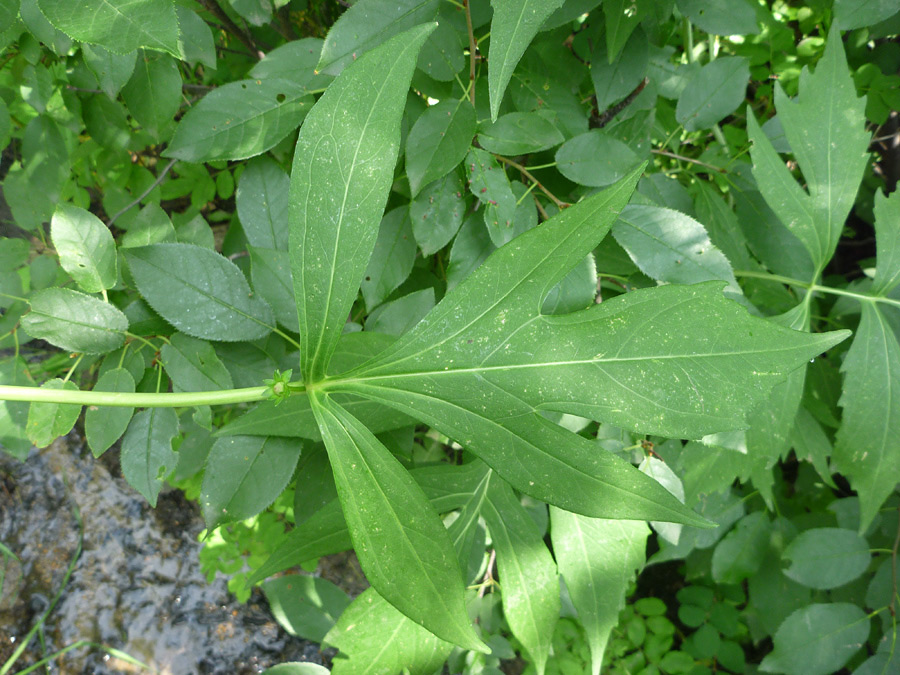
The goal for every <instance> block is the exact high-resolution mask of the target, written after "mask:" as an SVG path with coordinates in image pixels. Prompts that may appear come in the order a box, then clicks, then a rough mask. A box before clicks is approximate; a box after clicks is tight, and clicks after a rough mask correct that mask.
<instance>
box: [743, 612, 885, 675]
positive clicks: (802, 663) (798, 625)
mask: <svg viewBox="0 0 900 675" xmlns="http://www.w3.org/2000/svg"><path fill="white" fill-rule="evenodd" d="M868 637H869V618H868V617H867V616H866V614H865V612H863V611H862V610H861V609H860V608H859V607H857V606H856V605H853V604H850V603H848V602H834V603H828V604H820V603H816V604H812V605H807V606H806V607H803V608H802V609H798V610H797V611H796V612H794V613H793V614H791V615H790V616H789V617H788V618H787V619H786V620H785V621H784V623H783V624H781V626H779V628H778V632H776V633H775V636H774V638H773V642H774V644H775V649H774V650H773V651H772V652H771V653H770V654H769V655H767V656H766V658H764V659H763V662H762V664H760V670H761V671H763V672H765V673H786V674H787V675H829V674H830V673H836V672H838V671H839V670H840V669H841V668H842V667H843V666H844V664H846V663H847V661H849V660H850V657H852V656H853V655H854V654H855V653H856V652H858V651H859V650H860V648H861V647H862V646H863V645H864V644H865V642H866V639H867V638H868Z"/></svg>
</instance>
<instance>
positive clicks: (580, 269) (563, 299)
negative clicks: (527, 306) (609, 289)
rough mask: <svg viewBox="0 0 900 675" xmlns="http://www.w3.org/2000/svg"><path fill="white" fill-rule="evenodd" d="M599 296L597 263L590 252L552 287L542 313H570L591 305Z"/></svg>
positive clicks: (542, 307) (543, 304) (545, 299)
mask: <svg viewBox="0 0 900 675" xmlns="http://www.w3.org/2000/svg"><path fill="white" fill-rule="evenodd" d="M596 297H597V263H596V261H595V260H594V256H593V254H591V253H588V254H587V255H586V256H585V257H584V260H583V261H582V262H581V263H579V265H578V266H577V267H575V269H573V270H572V271H571V272H569V273H568V274H567V275H566V276H565V278H563V280H562V281H560V282H559V283H558V284H556V286H554V287H553V288H551V289H550V292H549V293H547V297H546V298H544V302H543V303H542V304H541V313H542V314H569V313H570V312H577V311H578V310H581V309H587V308H588V307H590V306H591V305H592V304H593V303H594V301H595V298H596Z"/></svg>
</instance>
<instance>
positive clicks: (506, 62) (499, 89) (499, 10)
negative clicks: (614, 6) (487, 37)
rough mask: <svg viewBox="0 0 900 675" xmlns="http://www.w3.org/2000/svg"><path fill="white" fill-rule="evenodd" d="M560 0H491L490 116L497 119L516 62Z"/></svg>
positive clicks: (556, 7)
mask: <svg viewBox="0 0 900 675" xmlns="http://www.w3.org/2000/svg"><path fill="white" fill-rule="evenodd" d="M562 4H563V0H492V2H491V5H492V6H493V8H494V18H493V20H492V21H491V47H490V52H489V54H488V61H489V62H490V64H491V67H490V70H489V71H488V91H489V92H490V97H491V120H492V121H494V120H496V119H497V114H498V113H499V112H500V101H502V100H503V93H504V92H505V91H506V86H507V85H508V84H509V80H510V78H511V77H512V74H513V71H514V70H515V69H516V64H518V63H519V59H521V58H522V54H524V53H525V50H526V49H527V48H528V45H529V44H531V40H532V38H534V36H535V35H536V34H537V32H538V30H540V28H541V24H543V23H544V21H545V20H546V19H547V17H548V16H550V15H551V14H553V12H554V11H556V10H557V9H558V8H559V7H560V6H561V5H562Z"/></svg>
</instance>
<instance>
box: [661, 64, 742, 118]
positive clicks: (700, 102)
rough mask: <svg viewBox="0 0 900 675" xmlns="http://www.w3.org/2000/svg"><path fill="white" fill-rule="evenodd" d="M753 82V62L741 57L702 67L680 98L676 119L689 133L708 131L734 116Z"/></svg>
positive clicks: (676, 109)
mask: <svg viewBox="0 0 900 675" xmlns="http://www.w3.org/2000/svg"><path fill="white" fill-rule="evenodd" d="M749 82H750V63H749V61H747V59H745V58H743V57H742V56H726V57H723V58H719V59H716V60H715V61H712V62H711V63H708V64H707V65H705V66H703V67H702V68H701V69H700V70H699V71H698V72H697V73H695V74H694V76H693V77H692V78H691V79H690V80H689V81H688V83H687V86H686V87H685V88H684V90H683V91H682V92H681V95H680V96H679V97H678V105H677V107H676V108H675V119H677V120H678V122H679V123H681V124H682V125H683V126H684V128H685V129H686V130H687V131H699V130H701V129H708V128H709V127H711V126H712V125H713V124H716V123H717V122H720V121H721V120H723V119H724V118H725V117H726V116H727V115H729V114H731V113H733V112H734V111H735V110H736V109H737V107H738V106H739V105H740V104H741V103H742V102H743V101H744V97H745V96H746V93H747V85H748V84H749Z"/></svg>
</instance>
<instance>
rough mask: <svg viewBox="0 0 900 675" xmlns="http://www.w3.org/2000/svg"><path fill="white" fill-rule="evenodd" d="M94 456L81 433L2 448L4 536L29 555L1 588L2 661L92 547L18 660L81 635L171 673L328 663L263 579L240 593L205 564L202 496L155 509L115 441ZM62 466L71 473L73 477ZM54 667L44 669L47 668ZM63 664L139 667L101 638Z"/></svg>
mask: <svg viewBox="0 0 900 675" xmlns="http://www.w3.org/2000/svg"><path fill="white" fill-rule="evenodd" d="M107 454H108V455H110V456H109V457H107V456H104V457H103V458H102V459H100V460H95V459H93V457H91V454H90V452H89V451H88V450H87V448H86V447H85V445H84V443H83V442H81V439H80V438H79V437H78V436H77V435H76V434H75V433H73V434H70V436H69V437H68V438H64V439H60V440H58V441H57V442H56V443H54V444H53V445H51V446H50V447H49V448H46V449H44V450H35V449H33V450H32V452H31V454H30V456H29V457H28V460H27V461H26V462H24V463H20V462H16V461H15V460H12V459H10V458H8V457H6V456H5V455H3V454H2V453H0V542H2V543H4V544H5V545H6V546H7V547H8V548H10V549H11V550H12V551H13V552H14V553H15V554H16V555H17V556H18V557H19V558H20V560H21V561H22V564H21V566H19V565H15V564H14V565H13V567H14V569H11V570H8V571H7V578H6V583H5V585H4V589H3V591H2V595H0V664H2V663H3V662H4V661H5V660H6V659H7V658H8V657H9V655H10V654H11V653H12V651H13V649H14V648H15V647H16V646H17V644H18V642H17V640H21V639H22V638H23V637H24V635H25V634H26V633H27V631H28V629H29V628H30V627H31V625H33V623H34V621H35V620H36V619H37V618H38V617H39V616H40V615H41V613H42V612H43V611H44V610H45V609H46V607H47V606H48V603H49V602H50V601H51V599H52V598H53V596H54V595H55V594H56V592H57V590H58V589H59V587H60V585H61V582H62V578H63V576H64V574H65V571H66V567H67V566H68V564H69V561H70V560H71V559H72V557H73V554H74V553H75V550H76V547H77V543H78V536H79V531H78V530H79V528H78V525H77V521H76V519H75V516H74V513H73V508H72V507H73V504H77V507H78V509H79V510H80V512H81V516H82V519H83V522H84V550H83V553H82V555H81V558H80V559H79V561H78V564H77V567H76V569H75V572H74V573H73V575H72V577H71V578H70V580H69V583H68V585H67V586H66V589H65V592H64V595H63V596H62V598H61V600H60V601H59V604H58V605H57V606H56V608H55V609H54V611H53V613H52V614H51V615H50V617H49V619H48V620H47V622H46V623H45V631H44V636H45V648H43V649H42V648H41V646H40V643H39V641H38V640H37V639H35V640H33V641H32V643H31V645H30V646H29V649H28V650H27V651H26V652H25V654H23V656H22V657H21V658H20V659H19V661H18V662H17V663H16V665H15V667H14V669H13V671H12V672H16V671H17V670H20V669H21V668H24V667H26V666H28V665H30V664H32V663H34V662H35V661H36V660H37V659H39V658H41V656H42V655H43V654H49V653H52V652H54V651H56V650H57V649H60V648H62V647H64V646H66V645H68V644H71V643H73V642H76V641H78V640H90V641H92V642H99V643H103V644H107V645H110V646H112V647H115V648H117V649H121V650H123V651H125V652H127V653H128V654H130V655H132V656H133V657H135V658H137V659H139V660H141V661H143V662H144V663H147V664H149V665H151V666H153V667H154V668H157V669H158V670H159V671H160V672H161V673H164V674H165V675H193V674H197V675H201V674H217V675H218V674H222V675H225V674H226V673H227V674H228V675H243V674H246V673H259V672H262V671H263V670H264V669H265V668H267V667H269V666H270V665H274V664H276V663H280V662H282V661H312V662H315V663H322V655H321V654H320V653H319V646H318V645H317V644H315V643H310V642H306V641H303V640H300V639H297V638H294V637H291V636H289V635H288V634H286V633H285V632H284V631H283V630H281V628H280V627H279V626H278V624H277V623H275V621H274V620H273V619H272V616H271V614H270V613H269V610H268V607H267V605H266V602H265V599H264V598H263V596H262V595H261V593H259V591H255V592H254V595H253V596H252V597H251V599H250V602H248V603H247V604H245V605H241V604H240V603H238V602H237V601H235V600H234V598H233V596H231V595H230V594H229V593H228V591H227V588H226V579H224V578H219V579H216V580H215V581H214V582H213V583H212V584H208V583H207V582H206V578H205V576H204V575H203V574H202V573H201V572H200V568H199V563H198V560H197V551H198V549H199V548H200V544H199V543H198V542H197V534H198V533H199V532H200V530H201V529H202V528H203V522H202V519H201V518H200V515H199V512H198V510H197V508H196V505H194V504H192V503H190V502H187V501H185V500H184V498H183V497H182V495H181V493H180V492H177V491H170V492H164V493H163V494H161V495H160V498H159V504H158V507H157V509H155V510H154V509H151V508H150V506H149V505H148V504H147V503H146V501H145V500H144V499H143V498H142V497H141V496H140V495H139V494H138V493H137V492H135V491H134V490H133V489H132V488H131V487H129V486H128V485H127V484H126V483H125V481H124V480H123V479H122V478H121V477H120V476H119V475H117V474H118V466H117V465H118V458H117V457H116V456H115V455H114V454H113V451H110V452H109V453H107ZM63 476H65V478H66V483H67V485H66V483H64V482H63ZM40 672H46V671H40ZM51 672H54V673H63V674H73V675H74V674H76V673H77V674H87V673H90V674H97V675H101V674H107V673H130V672H140V671H139V669H136V668H135V667H134V666H132V665H129V664H127V663H125V662H122V661H119V660H117V659H115V658H110V657H107V656H105V655H104V654H103V653H102V652H100V651H99V650H88V649H86V648H84V649H79V650H75V651H73V652H70V653H68V654H66V655H65V656H63V657H62V658H60V659H58V660H56V661H54V663H53V668H52V671H51Z"/></svg>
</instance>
